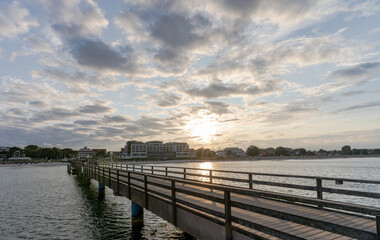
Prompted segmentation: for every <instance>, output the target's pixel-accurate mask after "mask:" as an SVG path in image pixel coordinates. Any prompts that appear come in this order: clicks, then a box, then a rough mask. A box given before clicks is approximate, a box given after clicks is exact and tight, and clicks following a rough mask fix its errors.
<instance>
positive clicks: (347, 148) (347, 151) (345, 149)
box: [342, 145, 351, 155]
mask: <svg viewBox="0 0 380 240" xmlns="http://www.w3.org/2000/svg"><path fill="white" fill-rule="evenodd" d="M342 154H343V155H350V154H351V147H350V146H348V145H345V146H343V147H342Z"/></svg>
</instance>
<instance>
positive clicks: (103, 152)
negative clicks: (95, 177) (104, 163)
mask: <svg viewBox="0 0 380 240" xmlns="http://www.w3.org/2000/svg"><path fill="white" fill-rule="evenodd" d="M95 156H96V157H105V156H107V152H106V150H105V149H102V150H99V151H97V152H96V155H95Z"/></svg>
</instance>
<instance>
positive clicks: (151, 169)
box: [150, 166, 154, 174]
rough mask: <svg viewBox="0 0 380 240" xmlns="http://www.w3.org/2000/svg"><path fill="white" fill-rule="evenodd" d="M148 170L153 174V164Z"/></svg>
mask: <svg viewBox="0 0 380 240" xmlns="http://www.w3.org/2000/svg"><path fill="white" fill-rule="evenodd" d="M150 172H151V173H152V174H153V173H154V171H153V166H150Z"/></svg>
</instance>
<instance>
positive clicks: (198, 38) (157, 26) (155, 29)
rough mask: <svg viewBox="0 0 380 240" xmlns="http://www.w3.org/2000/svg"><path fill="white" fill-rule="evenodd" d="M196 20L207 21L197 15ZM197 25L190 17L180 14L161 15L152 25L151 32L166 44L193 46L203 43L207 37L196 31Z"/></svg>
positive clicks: (175, 46) (170, 45)
mask: <svg viewBox="0 0 380 240" xmlns="http://www.w3.org/2000/svg"><path fill="white" fill-rule="evenodd" d="M195 18H196V19H195V20H197V21H195V22H203V23H204V22H207V21H206V20H205V19H204V18H203V17H201V16H199V15H198V16H196V17H195ZM195 29H196V26H195V25H194V24H193V23H192V22H191V20H190V19H187V18H185V17H184V16H181V15H178V14H174V13H173V14H168V15H162V16H160V17H159V18H158V19H157V20H156V21H155V22H154V24H153V25H152V28H151V34H152V36H153V37H154V38H156V39H158V40H160V41H161V42H162V43H164V44H165V45H166V46H168V47H171V48H174V49H175V48H177V49H181V48H193V47H196V46H198V45H203V44H205V43H206V42H207V39H206V38H204V36H203V35H200V34H197V33H196V32H195Z"/></svg>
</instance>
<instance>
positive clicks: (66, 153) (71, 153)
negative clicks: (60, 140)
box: [62, 148, 77, 158]
mask: <svg viewBox="0 0 380 240" xmlns="http://www.w3.org/2000/svg"><path fill="white" fill-rule="evenodd" d="M62 154H63V157H64V158H65V157H66V158H72V157H75V156H76V155H77V153H76V151H74V150H72V149H71V148H64V149H62Z"/></svg>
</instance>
